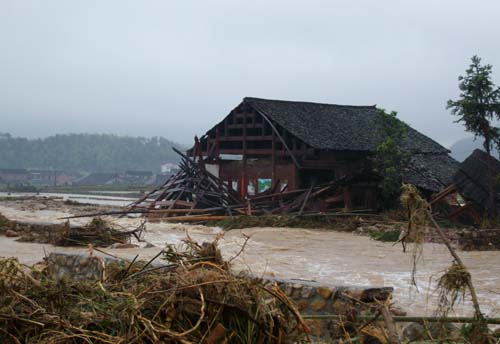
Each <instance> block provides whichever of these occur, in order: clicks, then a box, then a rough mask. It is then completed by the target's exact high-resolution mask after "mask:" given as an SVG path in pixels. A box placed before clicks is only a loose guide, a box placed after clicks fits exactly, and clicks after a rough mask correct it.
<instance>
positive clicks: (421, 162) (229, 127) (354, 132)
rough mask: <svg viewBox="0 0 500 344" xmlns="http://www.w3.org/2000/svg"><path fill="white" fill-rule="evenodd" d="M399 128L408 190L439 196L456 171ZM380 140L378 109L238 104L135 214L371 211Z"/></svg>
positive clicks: (429, 143) (428, 143)
mask: <svg viewBox="0 0 500 344" xmlns="http://www.w3.org/2000/svg"><path fill="white" fill-rule="evenodd" d="M405 126H406V125H405ZM406 127H407V128H406V129H407V130H406V135H405V138H404V139H403V141H402V142H401V146H402V147H401V148H402V149H403V150H404V151H405V152H407V153H408V154H409V156H410V159H409V165H408V166H407V167H406V168H405V170H404V179H405V182H408V183H412V184H414V185H416V186H417V187H419V188H420V189H421V190H422V191H424V192H425V193H428V194H431V193H434V192H438V191H440V190H441V189H443V188H444V187H445V186H447V185H449V184H450V183H451V178H452V177H453V175H454V174H455V172H456V169H457V166H458V163H457V162H456V161H455V160H454V159H452V158H451V157H450V156H449V155H448V153H449V151H448V150H447V149H446V148H444V147H443V146H441V145H440V144H438V143H437V142H435V141H433V140H432V139H430V138H428V137H427V136H425V135H423V134H422V133H420V132H418V131H416V130H414V129H413V128H411V127H409V126H406ZM386 138H387V134H386V130H385V129H384V127H383V125H382V123H381V122H380V112H379V110H378V109H377V108H376V107H375V106H352V105H335V104H320V103H310V102H299V101H283V100H269V99H259V98H244V99H243V101H242V102H241V103H240V104H238V105H237V106H236V107H235V108H234V109H233V110H232V111H231V112H230V113H229V114H228V115H226V116H225V117H224V118H222V120H221V121H220V122H219V123H217V124H215V125H214V126H213V127H212V128H211V129H209V130H208V131H207V132H206V134H204V135H203V136H201V137H200V138H199V139H198V138H196V144H195V145H194V147H193V148H191V149H190V150H188V152H187V154H186V155H184V156H183V161H182V162H181V165H180V167H181V171H180V172H179V173H178V174H177V175H175V176H173V177H171V178H170V179H169V180H167V181H166V182H165V183H164V184H163V185H162V186H160V187H158V188H157V189H155V190H154V191H153V192H152V193H151V194H149V195H146V196H145V197H144V198H143V199H141V200H140V201H139V202H136V203H135V204H133V205H132V206H133V207H145V208H147V209H150V210H164V211H165V212H167V214H169V215H173V216H176V215H181V214H182V215H186V214H200V213H202V212H203V209H211V210H214V209H222V208H223V209H225V210H228V209H230V210H231V211H229V213H230V214H232V213H244V214H263V213H264V214H265V213H275V214H276V213H289V214H290V213H295V214H303V213H305V212H308V211H310V212H315V213H317V212H321V213H325V212H328V211H335V210H340V209H344V210H351V209H364V210H376V209H377V208H378V203H377V202H378V189H377V180H376V177H375V176H374V175H373V173H372V172H371V165H370V162H371V159H370V158H371V156H372V155H373V153H374V151H375V149H376V148H377V146H378V145H379V144H380V143H381V142H382V141H384V140H385V139H386ZM201 190H205V191H203V192H202V191H201ZM147 199H149V200H153V201H149V202H148V201H147ZM218 199H219V200H220V201H217V200H218ZM200 208H201V209H200ZM176 209H178V210H179V211H178V212H177V211H176Z"/></svg>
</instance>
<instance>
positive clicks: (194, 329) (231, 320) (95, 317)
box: [0, 241, 308, 344]
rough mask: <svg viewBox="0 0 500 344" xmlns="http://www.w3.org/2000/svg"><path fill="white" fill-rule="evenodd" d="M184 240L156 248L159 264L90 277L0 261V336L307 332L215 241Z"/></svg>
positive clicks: (276, 292)
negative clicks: (236, 268)
mask: <svg viewBox="0 0 500 344" xmlns="http://www.w3.org/2000/svg"><path fill="white" fill-rule="evenodd" d="M186 245H187V246H186V247H187V248H186V250H185V251H184V252H178V251H177V250H175V249H173V248H172V247H170V248H169V249H167V250H164V251H162V252H163V254H162V258H163V259H164V260H165V263H164V264H162V265H158V264H152V263H153V262H152V261H149V262H138V261H133V262H131V263H129V262H127V263H126V264H116V265H113V268H111V267H110V268H109V271H107V273H106V277H105V278H104V279H103V280H102V281H96V282H76V281H71V280H67V279H62V280H55V279H51V278H50V277H49V276H48V275H47V273H46V271H44V270H43V269H36V268H28V267H26V266H23V265H21V264H20V263H19V262H18V261H17V260H16V259H15V258H6V259H0V342H2V343H21V342H22V343H35V342H36V343H91V342H92V343H109V344H114V343H223V342H224V343H227V342H231V343H283V342H298V341H300V340H301V339H304V338H305V336H307V334H306V332H307V331H308V329H307V327H306V326H305V325H304V323H303V321H302V319H301V317H300V315H299V314H298V312H297V311H296V309H295V307H294V306H293V304H292V303H291V302H290V301H289V300H288V298H287V297H286V295H285V294H284V293H283V292H282V291H281V290H280V289H279V288H277V287H276V286H272V285H264V284H263V283H262V282H260V281H259V280H257V279H255V278H251V277H249V276H247V275H245V274H240V275H237V276H235V275H234V274H233V273H231V271H230V268H229V265H230V264H229V262H226V261H223V260H222V258H221V255H220V252H219V250H218V248H217V245H216V242H213V243H209V244H205V245H198V244H196V243H194V242H192V241H186ZM156 263H159V262H156Z"/></svg>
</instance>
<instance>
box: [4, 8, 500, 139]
mask: <svg viewBox="0 0 500 344" xmlns="http://www.w3.org/2000/svg"><path fill="white" fill-rule="evenodd" d="M499 18H500V1H498V0H491V1H487V0H482V1H458V0H449V1H437V0H425V1H423V0H419V1H402V0H400V1H388V0H383V1H375V0H365V1H314V0H307V1H306V0H303V1H293V0H286V1H285V0H283V1H271V0H259V1H255V0H254V1H236V0H226V1H208V0H206V1H201V0H199V1H188V0H182V1H175V2H174V1H166V0H164V1H124V0H117V1H102V0H97V1H89V0H85V1H67V0H61V1H51V0H44V1H39V0H36V1H28V0H26V1H23V0H12V1H8V0H0V49H1V52H0V119H1V120H0V132H10V133H12V134H14V135H16V136H31V137H40V136H41V137H43V136H47V135H51V134H55V133H67V132H108V133H117V134H128V135H144V136H152V135H162V136H165V137H168V138H171V139H173V140H175V141H178V142H182V143H191V142H192V137H193V136H194V134H195V133H198V134H200V133H203V132H205V131H206V129H209V127H210V126H211V125H213V124H214V123H215V122H216V121H218V120H219V119H221V118H222V117H223V116H224V115H226V114H227V113H228V112H229V111H230V110H231V109H232V108H233V107H234V106H236V105H237V104H238V103H239V102H240V100H241V99H242V98H243V97H244V96H255V97H263V98H276V99H290V100H306V101H317V102H331V103H337V104H354V105H369V104H370V105H371V104H378V105H379V106H381V107H384V108H386V109H388V110H396V111H398V112H399V114H400V117H401V118H402V119H403V120H405V121H406V122H407V123H409V124H410V125H412V126H414V127H415V128H416V129H418V130H421V131H422V132H424V133H425V134H427V135H429V136H431V137H432V138H434V139H436V140H437V141H439V142H440V143H442V144H444V145H449V144H451V143H452V142H453V141H455V140H456V139H459V138H461V137H464V136H466V134H465V133H464V132H463V129H462V126H461V125H459V124H454V123H452V121H453V118H452V117H451V116H450V115H449V111H447V110H446V109H445V105H446V100H447V99H449V98H455V97H457V95H458V88H457V76H458V75H460V74H463V72H464V70H465V69H466V67H467V65H468V63H469V58H470V57H471V56H472V55H473V54H479V55H480V56H481V57H482V58H483V62H486V63H490V64H493V68H494V71H495V77H494V81H495V82H496V83H497V84H499V83H500V43H499V42H500V41H499V35H500V19H499Z"/></svg>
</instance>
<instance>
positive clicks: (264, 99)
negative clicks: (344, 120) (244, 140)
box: [243, 97, 377, 108]
mask: <svg viewBox="0 0 500 344" xmlns="http://www.w3.org/2000/svg"><path fill="white" fill-rule="evenodd" d="M247 100H250V101H252V100H257V101H259V100H263V101H268V102H280V103H293V104H313V105H326V106H337V107H351V108H376V106H377V105H376V104H375V105H342V104H331V103H317V102H308V101H300V100H299V101H297V100H283V99H267V98H257V97H244V98H243V101H247Z"/></svg>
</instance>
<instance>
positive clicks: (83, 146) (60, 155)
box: [0, 133, 186, 172]
mask: <svg viewBox="0 0 500 344" xmlns="http://www.w3.org/2000/svg"><path fill="white" fill-rule="evenodd" d="M172 147H178V148H182V149H184V148H186V147H183V146H182V145H180V144H178V143H175V142H172V141H170V140H168V139H166V138H164V137H150V138H146V137H130V136H117V135H112V134H64V135H55V136H49V137H46V138H42V139H28V138H24V137H13V136H12V135H10V134H7V133H3V134H2V133H0V168H30V169H56V170H71V171H96V172H110V171H124V170H150V171H154V172H158V171H160V166H161V164H162V163H166V162H172V163H175V162H177V161H178V160H179V156H178V155H177V154H176V153H175V152H174V151H173V150H172Z"/></svg>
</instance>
